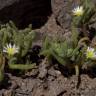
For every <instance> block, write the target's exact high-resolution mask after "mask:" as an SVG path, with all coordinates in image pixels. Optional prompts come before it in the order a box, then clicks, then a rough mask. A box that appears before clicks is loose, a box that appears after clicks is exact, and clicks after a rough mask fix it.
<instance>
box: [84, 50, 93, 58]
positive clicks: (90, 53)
mask: <svg viewBox="0 0 96 96" xmlns="http://www.w3.org/2000/svg"><path fill="white" fill-rule="evenodd" d="M86 56H87V58H94V52H92V51H89V52H87V54H86Z"/></svg>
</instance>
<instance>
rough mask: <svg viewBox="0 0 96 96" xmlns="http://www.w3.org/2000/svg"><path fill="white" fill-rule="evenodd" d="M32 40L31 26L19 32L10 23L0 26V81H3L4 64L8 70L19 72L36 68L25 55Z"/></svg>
mask: <svg viewBox="0 0 96 96" xmlns="http://www.w3.org/2000/svg"><path fill="white" fill-rule="evenodd" d="M34 38H35V33H34V32H33V31H32V26H31V25H29V27H28V28H25V29H23V30H19V29H18V28H17V27H16V26H15V24H14V23H13V22H12V21H10V22H9V23H7V24H4V25H1V26H0V81H2V80H3V77H4V68H5V65H6V64H7V65H8V67H9V68H10V69H19V70H28V69H32V68H34V67H36V64H32V61H31V60H30V56H29V55H27V53H28V52H29V50H30V49H31V47H32V42H33V39H34ZM7 65H6V66H7Z"/></svg>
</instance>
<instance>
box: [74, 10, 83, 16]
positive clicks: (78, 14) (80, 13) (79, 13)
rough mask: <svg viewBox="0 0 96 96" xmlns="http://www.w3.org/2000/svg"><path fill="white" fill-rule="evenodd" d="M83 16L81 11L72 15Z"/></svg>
mask: <svg viewBox="0 0 96 96" xmlns="http://www.w3.org/2000/svg"><path fill="white" fill-rule="evenodd" d="M82 14H83V11H77V12H76V13H75V14H74V15H76V16H81V15H82Z"/></svg>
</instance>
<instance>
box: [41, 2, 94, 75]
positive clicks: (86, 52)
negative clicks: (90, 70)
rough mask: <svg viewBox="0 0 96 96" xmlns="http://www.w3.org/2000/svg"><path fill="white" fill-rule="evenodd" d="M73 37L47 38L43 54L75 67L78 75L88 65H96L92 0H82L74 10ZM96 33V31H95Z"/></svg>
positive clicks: (50, 58)
mask: <svg viewBox="0 0 96 96" xmlns="http://www.w3.org/2000/svg"><path fill="white" fill-rule="evenodd" d="M72 15H73V16H72V18H73V19H72V24H71V32H72V35H71V38H69V40H67V39H66V40H58V39H53V40H52V39H51V40H50V39H49V38H48V37H47V38H46V39H45V41H44V44H43V48H42V51H41V54H43V55H44V56H46V57H47V58H48V59H49V60H52V58H55V59H56V60H57V61H58V62H59V64H62V65H64V66H65V67H68V68H69V69H70V68H74V69H75V72H76V75H77V76H79V70H80V69H81V68H82V67H83V65H86V66H88V67H89V66H90V67H92V66H95V64H96V47H95V46H93V45H92V40H93V38H94V36H95V35H93V36H91V34H92V33H91V31H89V30H90V25H91V24H94V23H95V21H96V17H95V15H96V5H95V4H94V3H93V2H92V0H81V4H80V5H79V6H77V7H76V8H74V9H73V10H72ZM95 33H96V32H95Z"/></svg>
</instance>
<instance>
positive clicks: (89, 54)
mask: <svg viewBox="0 0 96 96" xmlns="http://www.w3.org/2000/svg"><path fill="white" fill-rule="evenodd" d="M86 57H87V59H88V58H89V59H94V58H96V52H95V49H94V48H91V47H88V48H87V51H86Z"/></svg>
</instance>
